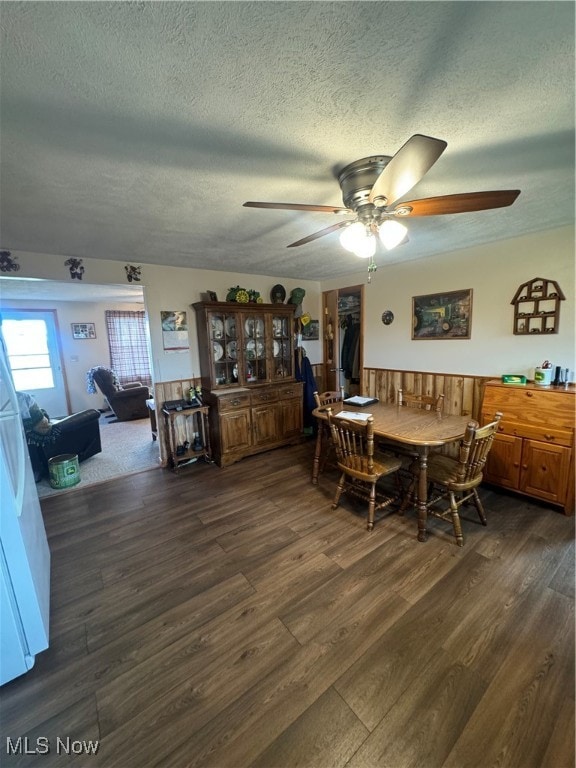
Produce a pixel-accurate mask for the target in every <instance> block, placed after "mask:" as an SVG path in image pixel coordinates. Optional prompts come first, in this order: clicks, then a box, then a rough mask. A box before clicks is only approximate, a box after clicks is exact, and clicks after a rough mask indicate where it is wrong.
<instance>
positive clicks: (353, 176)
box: [244, 133, 520, 269]
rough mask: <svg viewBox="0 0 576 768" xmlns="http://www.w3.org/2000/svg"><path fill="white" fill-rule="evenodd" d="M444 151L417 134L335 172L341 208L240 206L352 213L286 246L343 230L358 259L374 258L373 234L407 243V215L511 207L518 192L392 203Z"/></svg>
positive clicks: (389, 243) (390, 243)
mask: <svg viewBox="0 0 576 768" xmlns="http://www.w3.org/2000/svg"><path fill="white" fill-rule="evenodd" d="M446 147H447V143H446V142H445V141H442V140H441V139H434V138H432V137H431V136H424V135H422V134H420V133H416V134H414V136H411V137H410V138H409V139H408V141H407V142H406V143H405V144H404V145H403V146H402V147H401V148H400V149H399V150H398V152H396V154H395V155H394V156H392V157H390V156H388V155H372V156H370V157H365V158H363V159H362V160H356V161H355V162H353V163H350V165H347V166H346V167H345V168H343V169H342V171H340V173H339V174H338V182H339V184H340V188H341V190H342V198H343V201H344V206H345V207H344V208H340V207H337V206H330V205H306V204H304V203H263V202H253V201H248V202H246V203H244V206H246V207H248V208H276V209H282V210H292V211H317V212H320V213H335V214H355V218H354V219H346V220H343V221H339V222H338V223H337V224H332V225H331V226H329V227H326V228H325V229H321V230H320V231H319V232H314V233H313V234H311V235H307V236H306V237H303V238H302V239H300V240H296V242H294V243H290V244H289V245H288V246H287V247H288V248H295V247H297V246H300V245H305V244H306V243H311V242H312V241H313V240H317V239H318V238H320V237H324V235H329V234H330V233H331V232H335V231H337V230H339V229H342V230H344V231H343V232H342V233H341V234H340V242H341V243H342V245H343V247H344V248H346V249H347V250H349V251H352V253H355V254H356V255H357V256H361V257H366V258H370V259H373V257H374V253H375V252H376V236H379V239H380V241H381V242H382V244H383V245H384V247H385V248H386V249H387V250H391V249H392V248H395V247H396V246H397V245H400V244H402V243H405V242H407V241H408V238H407V228H406V227H405V226H404V225H403V224H401V223H400V221H399V219H403V218H409V217H410V216H438V215H443V214H452V213H467V212H471V211H483V210H488V209H491V208H504V207H506V206H508V205H512V203H513V202H514V201H515V200H516V198H517V197H518V195H519V194H520V190H519V189H507V190H498V191H493V192H464V193H460V194H456V195H442V196H439V197H426V198H424V199H422V200H409V201H406V202H402V203H399V204H398V205H395V203H396V201H397V200H399V199H400V198H401V197H402V196H403V195H405V194H406V193H407V192H409V191H410V190H411V189H412V187H413V186H414V185H415V184H417V183H418V182H419V181H420V179H421V178H422V177H423V176H424V174H425V173H426V172H427V171H429V170H430V168H431V167H432V166H433V165H434V163H435V162H436V160H438V158H439V157H440V155H441V154H442V152H444V150H445V149H446ZM373 269H375V266H374V267H373Z"/></svg>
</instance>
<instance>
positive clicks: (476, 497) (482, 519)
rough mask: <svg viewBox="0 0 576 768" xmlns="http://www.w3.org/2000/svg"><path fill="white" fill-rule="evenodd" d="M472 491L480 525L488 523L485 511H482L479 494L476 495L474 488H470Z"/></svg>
mask: <svg viewBox="0 0 576 768" xmlns="http://www.w3.org/2000/svg"><path fill="white" fill-rule="evenodd" d="M472 493H473V494H474V503H475V504H476V510H477V511H478V517H479V518H480V522H481V523H482V525H488V522H487V520H486V513H485V512H484V507H483V506H482V502H481V501H480V496H479V495H478V491H477V490H476V488H473V489H472Z"/></svg>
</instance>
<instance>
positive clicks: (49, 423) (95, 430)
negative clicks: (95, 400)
mask: <svg viewBox="0 0 576 768" xmlns="http://www.w3.org/2000/svg"><path fill="white" fill-rule="evenodd" d="M17 395H18V403H19V407H20V412H21V414H22V421H23V424H24V432H25V434H26V442H27V444H28V453H29V454H30V461H31V463H32V470H33V472H34V479H35V481H36V482H39V481H40V480H41V479H42V478H43V477H47V476H48V459H51V458H52V457H54V456H59V455H60V454H65V453H71V454H75V455H77V456H78V461H79V462H82V461H84V460H85V459H88V458H90V456H94V455H95V454H96V453H101V451H102V444H101V442H100V413H99V411H97V410H96V409H95V408H89V409H87V410H85V411H79V412H78V413H73V414H72V415H71V416H66V417H65V418H63V419H52V420H51V419H49V417H48V414H47V413H46V412H45V411H44V410H42V409H41V408H40V407H39V405H38V404H37V403H36V401H35V400H34V398H33V397H32V396H31V395H28V394H27V393H25V392H18V393H17Z"/></svg>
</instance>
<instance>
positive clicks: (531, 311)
mask: <svg viewBox="0 0 576 768" xmlns="http://www.w3.org/2000/svg"><path fill="white" fill-rule="evenodd" d="M564 298H565V297H564V294H563V293H562V291H561V289H560V286H559V285H558V283H557V282H556V281H555V280H546V279H545V278H543V277H535V278H534V279H533V280H529V281H528V282H527V283H522V285H521V286H520V287H519V288H518V290H517V291H516V293H515V295H514V298H513V299H512V301H511V302H510V303H511V304H513V305H514V335H515V336H525V335H526V334H536V333H558V325H559V321H560V302H561V301H563V300H564Z"/></svg>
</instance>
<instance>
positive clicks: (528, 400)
mask: <svg viewBox="0 0 576 768" xmlns="http://www.w3.org/2000/svg"><path fill="white" fill-rule="evenodd" d="M496 411H501V412H502V413H503V414H504V415H503V419H502V421H504V422H507V421H519V422H522V423H523V424H531V425H535V426H538V425H542V424H546V425H547V426H550V427H554V428H556V429H560V430H570V429H571V428H572V426H573V414H574V393H573V392H571V391H563V390H552V389H547V388H542V389H538V388H535V387H531V388H528V389H524V388H523V387H514V386H511V387H509V388H508V387H506V386H490V385H487V386H486V389H485V391H484V399H483V402H482V412H483V413H484V412H485V413H488V414H490V420H492V417H493V415H494V413H496Z"/></svg>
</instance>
